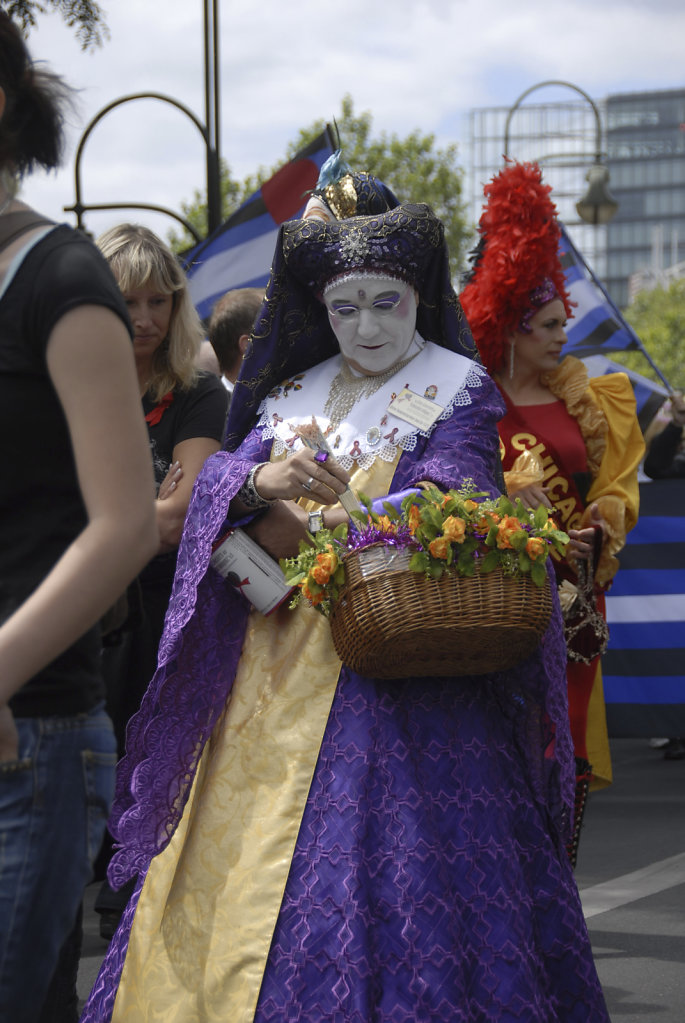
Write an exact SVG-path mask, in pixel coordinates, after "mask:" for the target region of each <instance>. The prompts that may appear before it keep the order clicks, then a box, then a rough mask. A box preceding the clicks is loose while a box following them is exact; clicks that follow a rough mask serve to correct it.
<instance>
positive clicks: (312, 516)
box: [307, 511, 323, 535]
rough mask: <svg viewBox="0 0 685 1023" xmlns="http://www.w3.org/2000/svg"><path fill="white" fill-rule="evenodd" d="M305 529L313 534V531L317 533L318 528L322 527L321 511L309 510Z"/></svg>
mask: <svg viewBox="0 0 685 1023" xmlns="http://www.w3.org/2000/svg"><path fill="white" fill-rule="evenodd" d="M307 529H308V530H309V532H310V533H311V534H312V535H314V533H318V532H319V530H320V529H323V512H322V511H310V513H309V521H308V522H307Z"/></svg>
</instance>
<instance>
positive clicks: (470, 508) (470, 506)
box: [464, 498, 478, 512]
mask: <svg viewBox="0 0 685 1023" xmlns="http://www.w3.org/2000/svg"><path fill="white" fill-rule="evenodd" d="M477 507H478V502H477V501H472V500H471V498H469V499H468V500H466V501H464V508H465V510H466V511H467V512H474V511H475V510H476V508H477Z"/></svg>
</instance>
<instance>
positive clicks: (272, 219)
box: [185, 131, 333, 319]
mask: <svg viewBox="0 0 685 1023" xmlns="http://www.w3.org/2000/svg"><path fill="white" fill-rule="evenodd" d="M332 152H333V146H332V144H331V140H330V136H329V133H328V131H324V132H322V134H321V135H319V136H317V138H316V139H314V140H313V141H312V142H311V143H310V144H309V145H308V146H306V147H305V148H304V149H301V150H300V151H299V152H298V153H297V154H296V156H294V157H293V159H292V160H291V161H290V162H289V163H287V164H285V166H283V167H281V168H280V170H278V171H277V172H276V173H275V174H274V175H273V177H271V178H269V180H268V181H265V182H264V184H263V185H262V186H261V188H260V189H259V191H257V192H255V194H254V195H252V196H250V198H249V199H247V200H246V201H245V202H244V203H243V204H242V206H240V207H239V208H238V209H237V210H236V211H235V213H233V214H232V215H231V216H230V217H229V218H228V220H226V221H225V222H224V223H223V224H222V225H221V226H220V227H218V228H217V230H216V231H215V232H214V233H213V234H212V235H210V236H209V238H207V239H206V240H205V241H204V242H201V244H200V245H198V246H196V247H195V248H194V249H192V250H191V251H190V252H189V253H187V254H186V257H185V268H186V274H187V276H188V281H189V286H190V294H191V296H192V298H193V302H194V303H195V307H196V309H197V311H198V313H199V314H200V316H201V318H202V319H205V318H207V317H208V316H209V315H210V313H211V311H212V308H213V307H214V304H215V302H216V301H217V300H218V299H219V298H221V296H222V295H223V294H224V293H225V292H226V291H229V290H230V289H232V288H246V287H259V286H261V285H266V283H267V280H268V278H269V270H270V268H271V260H272V259H273V254H274V248H275V246H276V236H277V234H278V228H279V226H280V225H281V224H282V223H283V222H284V221H285V220H291V219H293V218H294V217H297V216H299V215H300V214H301V213H302V212H303V210H304V207H305V206H306V204H307V200H308V198H309V192H310V191H311V190H312V188H314V186H315V185H316V182H317V180H318V177H319V171H320V170H321V167H322V165H323V164H324V163H325V161H326V160H327V159H328V157H329V156H330V155H331V153H332Z"/></svg>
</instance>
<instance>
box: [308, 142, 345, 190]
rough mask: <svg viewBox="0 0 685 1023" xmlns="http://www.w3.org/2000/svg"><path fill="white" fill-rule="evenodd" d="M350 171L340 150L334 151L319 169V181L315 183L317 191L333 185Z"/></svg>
mask: <svg viewBox="0 0 685 1023" xmlns="http://www.w3.org/2000/svg"><path fill="white" fill-rule="evenodd" d="M351 173H352V170H351V168H350V166H349V164H347V163H346V162H345V160H344V159H343V155H342V150H341V149H336V151H335V152H334V153H333V155H332V156H329V157H328V159H327V160H326V162H325V163H324V165H323V166H322V168H321V172H320V174H319V180H318V181H317V183H316V187H317V189H320V188H325V187H326V186H327V185H335V184H336V183H337V182H338V181H340V179H341V178H344V177H345V175H346V174H351Z"/></svg>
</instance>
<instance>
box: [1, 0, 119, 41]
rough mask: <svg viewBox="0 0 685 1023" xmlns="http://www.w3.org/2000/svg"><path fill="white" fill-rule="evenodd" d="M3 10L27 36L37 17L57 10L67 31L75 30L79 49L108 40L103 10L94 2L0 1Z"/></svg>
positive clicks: (68, 0) (70, 0) (74, 0)
mask: <svg viewBox="0 0 685 1023" xmlns="http://www.w3.org/2000/svg"><path fill="white" fill-rule="evenodd" d="M0 8H2V10H4V11H5V12H6V13H7V14H8V15H9V16H10V18H12V20H13V21H15V22H16V23H17V24H18V25H19V27H20V28H21V30H22V32H23V34H24V35H25V36H27V35H28V34H29V32H30V30H31V29H32V28H35V27H36V24H37V16H38V15H40V14H48V13H49V12H50V11H57V12H58V13H59V14H61V15H62V18H63V19H64V21H66V23H67V25H68V26H69V28H75V29H76V38H77V39H78V41H79V43H80V44H81V49H82V50H92V49H95V47H96V46H102V43H103V41H104V40H105V39H108V38H109V31H108V29H107V25H106V23H105V16H104V11H103V10H102V8H101V7H100V4H98V3H97V2H96V0H0Z"/></svg>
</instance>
